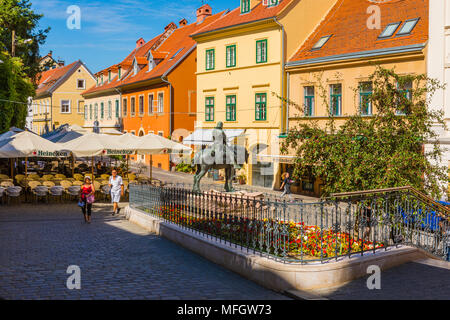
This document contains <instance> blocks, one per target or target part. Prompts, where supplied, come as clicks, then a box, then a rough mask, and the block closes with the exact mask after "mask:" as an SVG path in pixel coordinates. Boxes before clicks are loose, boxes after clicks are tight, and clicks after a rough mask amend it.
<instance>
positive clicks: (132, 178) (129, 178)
mask: <svg viewBox="0 0 450 320" xmlns="http://www.w3.org/2000/svg"><path fill="white" fill-rule="evenodd" d="M128 180H130V181H132V180H136V175H134V174H132V173H130V174H129V175H128Z"/></svg>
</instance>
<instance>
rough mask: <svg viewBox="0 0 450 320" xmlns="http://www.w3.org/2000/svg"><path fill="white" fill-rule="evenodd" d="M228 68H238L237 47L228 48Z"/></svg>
mask: <svg viewBox="0 0 450 320" xmlns="http://www.w3.org/2000/svg"><path fill="white" fill-rule="evenodd" d="M226 51H227V57H226V60H227V68H231V67H236V45H231V46H227V50H226Z"/></svg>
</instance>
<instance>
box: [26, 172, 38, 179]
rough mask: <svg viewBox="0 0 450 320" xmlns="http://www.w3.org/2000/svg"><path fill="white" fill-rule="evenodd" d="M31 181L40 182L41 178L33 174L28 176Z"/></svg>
mask: <svg viewBox="0 0 450 320" xmlns="http://www.w3.org/2000/svg"><path fill="white" fill-rule="evenodd" d="M28 177H29V178H30V179H31V180H39V179H40V178H41V177H40V176H39V175H38V174H36V173H32V174H30V175H29V176H28Z"/></svg>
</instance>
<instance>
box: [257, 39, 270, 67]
mask: <svg viewBox="0 0 450 320" xmlns="http://www.w3.org/2000/svg"><path fill="white" fill-rule="evenodd" d="M264 62H267V39H264V40H258V41H256V63H264Z"/></svg>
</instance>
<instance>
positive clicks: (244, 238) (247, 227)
mask: <svg viewBox="0 0 450 320" xmlns="http://www.w3.org/2000/svg"><path fill="white" fill-rule="evenodd" d="M146 211H147V212H150V210H146ZM151 213H152V214H154V215H157V216H159V217H161V218H164V219H165V220H167V221H170V222H173V223H176V224H179V225H182V226H186V227H189V228H191V229H194V230H198V231H201V232H203V233H205V234H209V235H213V236H216V237H219V238H222V239H225V240H227V241H230V242H232V243H236V244H239V245H242V246H245V247H249V248H253V249H255V250H259V251H263V252H267V253H270V254H273V255H276V256H290V257H292V258H295V259H301V258H302V257H303V259H306V260H308V259H317V258H322V259H323V258H332V257H337V256H342V255H346V254H349V253H356V252H361V251H369V250H374V249H378V248H382V247H384V245H383V244H382V243H378V242H377V243H373V242H371V241H368V240H364V241H363V240H362V239H360V238H358V237H357V236H352V235H350V234H349V233H345V232H335V231H334V230H332V229H329V228H328V229H326V228H323V229H321V228H320V227H318V226H314V225H305V224H304V223H302V222H299V223H296V222H293V221H290V222H284V221H276V220H273V219H263V220H257V219H249V218H240V217H233V216H228V219H223V218H213V217H198V216H196V215H195V214H187V213H185V212H183V211H182V210H181V208H179V207H177V206H164V207H160V208H158V210H155V211H153V212H151Z"/></svg>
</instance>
